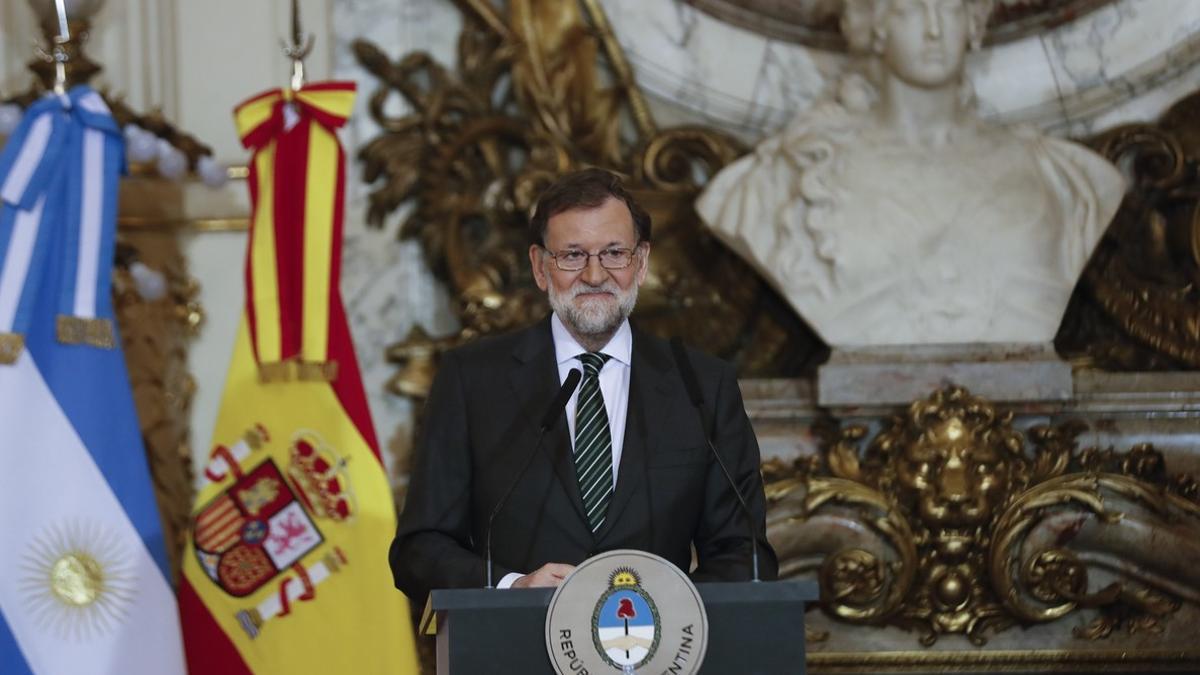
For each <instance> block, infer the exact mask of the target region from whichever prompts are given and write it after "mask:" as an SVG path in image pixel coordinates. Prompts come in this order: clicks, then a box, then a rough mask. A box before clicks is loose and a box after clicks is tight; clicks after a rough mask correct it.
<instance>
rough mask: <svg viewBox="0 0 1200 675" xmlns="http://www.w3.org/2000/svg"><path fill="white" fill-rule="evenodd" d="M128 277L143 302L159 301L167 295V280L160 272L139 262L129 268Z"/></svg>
mask: <svg viewBox="0 0 1200 675" xmlns="http://www.w3.org/2000/svg"><path fill="white" fill-rule="evenodd" d="M129 275H130V276H132V277H133V283H134V286H136V287H137V292H138V295H140V296H142V299H143V300H150V301H154V300H160V299H162V298H164V297H166V295H167V278H166V277H164V276H163V274H162V272H159V271H158V270H155V269H151V268H150V267H147V266H146V265H144V264H142V263H141V262H135V263H133V264H132V265H130V266H129Z"/></svg>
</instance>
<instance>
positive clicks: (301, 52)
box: [57, 0, 315, 91]
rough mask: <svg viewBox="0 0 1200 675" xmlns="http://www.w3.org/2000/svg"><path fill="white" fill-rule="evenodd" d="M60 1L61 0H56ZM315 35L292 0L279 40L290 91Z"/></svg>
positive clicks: (299, 80) (300, 80)
mask: <svg viewBox="0 0 1200 675" xmlns="http://www.w3.org/2000/svg"><path fill="white" fill-rule="evenodd" d="M57 2H59V3H61V2H62V0H57ZM314 40H315V37H314V36H313V34H312V33H309V34H308V35H305V34H304V31H303V29H302V28H301V25H300V0H292V34H291V36H290V40H281V41H280V42H281V43H282V44H283V54H284V56H287V57H288V58H289V59H291V60H292V81H291V88H292V91H299V90H300V89H301V88H302V87H303V86H304V82H305V76H304V59H305V58H306V57H307V56H308V55H309V53H310V52H312V48H313V41H314Z"/></svg>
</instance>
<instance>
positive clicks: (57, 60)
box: [50, 0, 71, 96]
mask: <svg viewBox="0 0 1200 675" xmlns="http://www.w3.org/2000/svg"><path fill="white" fill-rule="evenodd" d="M54 9H55V11H57V12H58V37H57V38H55V40H54V51H53V53H51V55H50V56H51V58H53V59H54V93H55V94H58V95H59V96H62V95H63V94H66V93H67V60H68V59H69V58H70V56H69V55H68V54H67V50H66V48H65V47H64V46H63V45H65V44H67V43H68V42H70V40H71V28H70V26H68V25H67V8H66V5H65V0H54Z"/></svg>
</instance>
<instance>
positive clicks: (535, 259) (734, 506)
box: [389, 169, 777, 602]
mask: <svg viewBox="0 0 1200 675" xmlns="http://www.w3.org/2000/svg"><path fill="white" fill-rule="evenodd" d="M531 230H532V238H533V241H534V243H533V245H531V246H530V249H529V259H530V264H531V265H532V266H533V274H534V277H535V279H536V281H537V284H538V287H539V288H541V289H542V290H544V291H546V292H547V294H548V296H549V300H550V305H551V307H552V308H553V310H554V313H553V314H551V316H549V317H547V318H546V319H545V320H544V321H542V322H540V323H538V324H537V325H535V326H533V327H531V328H528V329H525V330H522V331H518V332H515V333H511V334H508V335H503V336H499V337H493V338H488V339H484V340H480V341H478V342H475V343H472V344H469V345H467V346H465V347H461V348H459V349H456V350H454V351H451V352H449V353H447V354H446V355H445V356H444V357H443V359H442V361H441V365H440V367H439V369H438V374H437V378H436V380H435V381H434V384H433V389H432V391H431V392H430V396H429V400H428V402H427V404H426V410H425V419H424V429H423V432H422V434H421V438H420V441H419V443H418V446H417V457H416V464H415V468H414V470H413V472H412V476H411V479H410V483H409V491H408V498H407V502H406V505H405V509H404V513H403V514H402V515H401V517H400V522H399V526H398V527H397V530H396V539H395V541H393V543H392V547H391V551H390V554H389V558H390V562H391V567H392V572H393V575H394V577H395V582H396V587H397V588H399V589H400V590H402V591H404V592H405V593H406V594H407V595H408V596H409V597H410V598H412V599H413V600H414V601H416V602H424V599H425V596H426V594H427V593H428V592H429V591H430V590H432V589H435V588H454V587H472V586H483V585H484V580H485V576H486V572H485V562H484V556H485V541H486V529H487V521H488V516H489V514H490V513H491V512H492V509H493V508H494V507H495V505H496V504H497V503H498V502H499V500H500V499H501V498H502V496H503V495H504V492H505V491H506V490H507V489H508V487H509V485H510V484H512V482H513V480H514V479H515V478H516V476H517V474H518V472H519V471H520V470H521V466H522V465H523V464H524V462H525V458H526V457H527V456H528V455H529V453H530V452H531V450H533V449H534V448H535V446H537V444H538V434H539V423H540V421H541V419H542V417H543V415H544V414H545V411H546V409H547V407H548V405H549V404H550V402H551V401H552V400H553V399H554V397H555V395H556V393H557V392H558V389H559V387H560V385H561V383H562V382H563V381H564V380H565V378H566V376H567V374H568V373H569V372H570V370H572V369H578V370H581V371H582V375H583V377H582V380H581V383H580V385H579V386H578V387H577V389H576V390H575V393H574V394H573V395H572V396H571V399H570V400H569V401H568V403H567V406H566V410H565V413H564V414H562V415H560V416H559V419H558V421H557V422H556V423H555V425H554V427H553V428H551V429H550V431H549V432H547V433H546V434H545V436H544V438H543V439H542V444H541V447H540V448H538V449H537V452H538V454H537V455H536V456H535V457H534V458H533V460H532V463H530V464H529V467H528V470H527V471H526V473H525V474H524V475H523V476H521V478H520V480H519V481H518V482H517V484H516V487H515V489H514V490H513V492H512V494H511V497H510V498H509V499H508V502H507V503H506V504H505V506H504V508H503V510H502V511H501V512H500V513H499V515H498V516H497V517H496V519H495V523H494V525H493V529H492V556H493V560H494V568H495V570H494V577H495V578H496V579H498V580H499V583H498V584H497V585H498V586H499V587H501V588H506V587H509V586H513V587H529V586H556V585H558V583H559V582H561V580H562V579H563V577H565V576H566V575H567V574H568V573H569V572H570V571H571V569H573V566H574V565H576V564H578V563H580V562H582V561H583V560H585V559H587V558H588V557H590V556H593V555H595V554H597V553H601V552H604V551H608V550H613V549H621V548H632V549H640V550H644V551H649V552H652V553H655V554H658V555H660V556H662V557H664V558H666V559H667V560H670V561H671V562H672V563H674V564H675V565H677V566H679V567H680V568H681V569H684V570H688V569H692V567H691V566H692V562H693V550H694V554H695V557H694V561H695V564H696V566H695V568H694V569H692V571H691V577H692V579H694V580H696V581H714V580H730V581H733V580H748V579H749V578H750V576H751V571H750V552H751V536H750V528H749V525H748V523H747V522H746V518H745V517H744V515H743V514H742V512H741V511H740V509H739V507H738V503H737V498H736V496H735V495H734V493H733V490H732V489H731V488H730V487H729V485H728V483H727V481H726V479H725V477H724V476H723V475H722V473H721V470H720V467H719V466H718V464H717V462H716V461H715V460H714V459H713V457H712V455H711V451H710V450H709V448H708V444H707V442H706V440H705V437H704V431H703V429H702V424H701V421H700V415H699V413H698V412H697V410H696V408H695V407H694V406H693V404H692V403H691V399H690V398H689V396H688V392H687V390H686V389H685V385H684V380H683V379H682V377H681V375H680V370H679V366H678V364H676V362H675V359H674V358H673V354H672V351H671V349H670V347H669V346H668V344H667V343H666V342H664V341H662V340H660V339H658V338H655V337H652V336H650V335H647V334H645V333H643V332H641V331H639V330H637V329H636V328H633V327H631V326H630V324H629V321H628V316H629V314H630V312H631V311H632V310H633V306H634V303H635V302H636V300H637V291H638V287H639V286H640V285H641V283H642V282H643V281H644V279H645V277H646V269H647V266H648V259H649V254H650V217H649V215H648V214H646V212H645V211H643V210H642V209H641V208H640V207H639V206H638V205H637V204H636V203H635V202H634V200H633V198H632V197H631V196H630V195H629V193H628V192H626V191H625V189H624V188H623V187H622V186H621V183H620V181H619V179H618V178H617V177H616V176H614V175H613V174H610V173H608V172H606V171H603V170H600V169H588V170H584V171H580V172H577V173H574V174H570V175H568V176H566V177H564V178H562V179H560V180H559V181H558V182H556V183H555V184H553V185H551V186H550V187H549V188H547V190H546V191H545V192H544V193H543V194H542V196H541V199H540V200H539V202H538V205H537V208H536V209H535V213H534V217H533V219H532V222H531ZM688 354H689V356H690V359H689V360H690V361H691V363H692V365H693V369H694V370H695V372H696V375H697V379H698V380H699V384H700V388H701V390H702V391H703V397H704V401H705V406H706V408H707V414H706V415H705V417H707V419H708V420H710V421H711V422H710V423H711V425H712V428H711V429H710V432H711V434H712V438H713V440H714V442H715V444H716V447H717V450H718V452H720V453H721V456H722V458H723V459H724V461H725V463H726V465H727V466H728V467H729V470H730V472H731V473H732V475H733V477H734V480H735V481H736V482H737V483H738V486H739V488H740V490H741V491H742V493H743V494H744V495H745V496H746V499H747V501H748V503H749V506H750V510H751V512H752V513H753V517H754V519H755V520H756V528H757V530H758V531H759V532H764V531H765V528H764V521H765V510H766V509H765V499H764V496H763V489H762V481H761V480H760V478H759V474H758V467H759V452H758V443H757V441H756V440H755V438H754V433H753V431H752V429H751V427H750V422H749V419H748V418H747V417H746V412H745V408H744V407H743V404H742V396H741V392H740V391H739V389H738V385H737V380H736V378H735V376H734V371H733V369H732V367H730V366H729V365H728V364H726V363H724V362H722V361H719V360H717V359H714V358H712V357H709V356H707V355H704V354H702V353H699V352H696V351H691V350H689V351H688ZM759 557H760V572H761V576H762V577H763V578H764V579H771V578H774V577H775V576H776V573H777V562H776V558H775V554H774V552H773V551H772V550H771V547H770V545H769V544H767V542H766V541H765V540H760V542H759Z"/></svg>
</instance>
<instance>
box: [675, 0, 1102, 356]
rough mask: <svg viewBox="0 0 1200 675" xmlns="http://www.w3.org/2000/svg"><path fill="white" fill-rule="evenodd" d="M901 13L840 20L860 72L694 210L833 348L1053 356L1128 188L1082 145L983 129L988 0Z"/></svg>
mask: <svg viewBox="0 0 1200 675" xmlns="http://www.w3.org/2000/svg"><path fill="white" fill-rule="evenodd" d="M899 2H900V0H891V3H892V4H889V3H888V2H883V3H882V6H886V7H890V9H888V10H887V11H884V12H882V13H880V10H878V9H876V7H877V6H880V3H877V2H857V3H848V4H847V7H848V8H853V7H856V6H863V7H866V9H864V10H861V11H860V13H861V14H864V15H863V16H856V15H852V14H851V11H850V9H847V12H846V15H845V20H844V23H843V28H844V29H845V30H846V31H847V38H848V42H849V43H850V45H851V49H852V50H856V51H857V52H858V53H860V54H861V53H864V52H866V53H868V54H869V55H870V56H869V58H868V61H867V62H866V63H865V64H863V65H861V66H860V68H861V70H862V71H863V72H862V73H859V72H848V73H846V75H845V77H844V78H843V80H842V82H841V84H840V86H839V87H838V88H837V91H836V92H834V94H833V96H832V97H831V98H830V99H829V100H826V101H824V102H823V103H821V104H818V105H817V106H815V107H814V108H813V109H812V110H809V111H805V112H803V113H801V114H800V115H798V116H797V117H796V118H795V120H794V121H793V122H792V123H791V124H790V125H789V126H788V127H787V128H786V129H785V130H784V131H783V132H782V133H780V134H779V135H777V136H774V137H770V138H768V139H766V140H765V141H763V142H762V143H761V144H760V145H759V146H758V147H757V148H756V149H755V151H754V152H753V153H752V154H751V155H749V156H747V157H744V158H742V159H740V160H738V161H737V162H734V163H733V164H732V165H730V166H728V167H726V168H725V169H723V170H722V171H721V172H720V173H719V174H718V175H717V176H716V177H715V178H713V180H712V181H710V183H709V184H708V186H707V187H706V188H705V191H704V193H703V195H701V197H700V199H699V200H698V201H697V204H696V208H697V210H698V211H699V213H700V215H701V217H703V218H704V220H705V221H706V222H707V223H708V224H709V225H710V226H711V227H712V228H713V231H714V232H715V233H716V234H717V235H718V236H719V237H721V238H722V239H723V240H724V241H725V242H726V243H727V244H728V245H729V246H730V247H731V248H733V249H734V250H735V251H737V252H738V253H739V254H741V255H742V257H743V258H745V259H746V260H747V261H749V262H750V263H751V264H753V265H754V266H755V267H756V268H757V269H758V271H759V272H760V274H762V276H763V277H764V278H765V279H767V280H769V281H770V282H771V283H772V284H773V285H774V286H775V287H776V288H777V289H778V290H779V291H780V293H782V294H783V295H784V297H785V298H786V299H787V300H788V301H789V302H790V303H791V305H792V306H793V307H794V308H795V309H796V311H797V312H799V313H800V315H801V316H803V317H804V318H805V319H806V320H807V321H808V322H809V324H810V325H812V326H813V328H814V329H815V330H816V331H817V333H818V334H820V335H821V337H822V338H824V339H825V341H826V342H827V343H829V344H830V345H832V346H835V347H862V346H876V345H897V344H936V343H976V342H999V343H1031V342H1032V343H1043V344H1048V343H1050V342H1051V341H1052V340H1053V338H1054V335H1055V333H1056V331H1057V330H1058V326H1059V324H1060V322H1061V321H1062V317H1063V312H1064V311H1065V310H1066V306H1067V302H1068V300H1069V299H1070V296H1071V291H1072V290H1073V289H1074V287H1075V282H1076V281H1077V280H1078V278H1079V275H1080V273H1081V272H1082V271H1083V268H1084V265H1085V263H1086V262H1087V260H1088V257H1089V256H1090V255H1091V253H1092V249H1093V248H1094V247H1095V245H1096V243H1097V242H1098V241H1099V240H1100V237H1101V236H1102V235H1103V234H1104V230H1105V228H1106V227H1107V225H1108V223H1109V221H1110V220H1111V219H1112V216H1113V214H1114V213H1115V212H1116V210H1117V207H1118V206H1119V204H1120V202H1121V197H1122V195H1123V193H1124V183H1123V180H1122V178H1121V176H1120V174H1119V173H1118V171H1117V170H1116V168H1115V167H1114V166H1112V165H1111V164H1110V163H1109V162H1107V161H1106V160H1105V159H1103V158H1102V157H1100V156H1099V155H1097V154H1095V153H1093V152H1092V151H1090V150H1088V149H1087V148H1085V147H1083V146H1080V145H1077V144H1074V143H1071V142H1068V141H1062V140H1058V139H1053V138H1049V137H1046V136H1043V135H1042V134H1040V133H1039V132H1038V131H1037V130H1035V129H1033V128H1014V129H1006V128H1003V127H997V126H993V125H989V124H986V123H985V122H983V121H982V120H980V119H979V118H978V117H977V115H976V112H975V110H974V107H973V96H972V94H971V91H970V87H969V83H968V82H966V81H965V80H964V60H963V59H964V56H965V46H966V41H967V40H969V39H976V38H977V37H978V35H975V33H974V31H981V29H977V28H975V27H974V26H975V25H976V24H978V23H979V22H981V21H983V20H985V18H986V15H983V18H980V13H982V12H984V11H985V10H986V8H987V5H988V3H986V2H981V0H962V2H959V3H949V4H946V3H943V4H941V5H939V6H938V7H939V8H938V9H937V10H936V12H934V11H932V10H931V13H930V14H928V15H925V14H924V11H925V10H921V12H922V13H923V17H924V18H922V19H917V20H915V21H913V20H909V19H907V18H906V17H908V16H909V15H911V14H913V11H910V10H912V7H918V6H919V7H923V6H924V5H921V4H920V3H910V5H911V6H910V5H904V6H902V7H897V6H895V3H899ZM872 11H874V12H876V13H875V14H871V12H872ZM860 22H866V24H867V25H865V26H863V27H861V28H859V27H857V26H858V25H859V23H860ZM914 24H919V25H915V26H914ZM881 34H882V35H883V36H884V37H882V38H881V37H879V36H880V35H881ZM955 99H957V100H955ZM935 110H936V112H933V111H935Z"/></svg>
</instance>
